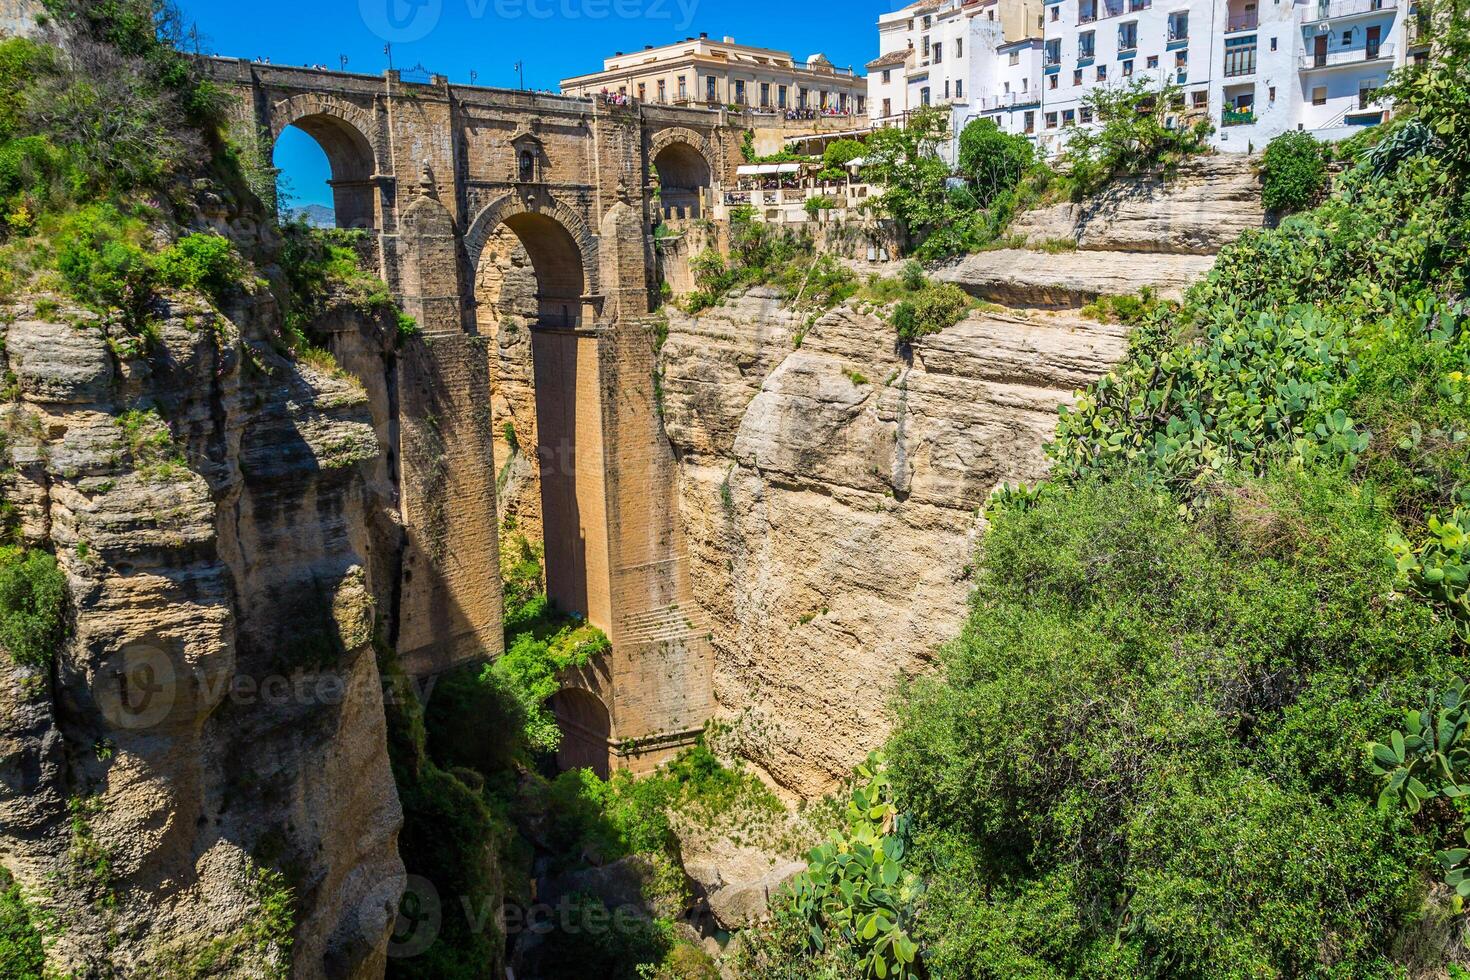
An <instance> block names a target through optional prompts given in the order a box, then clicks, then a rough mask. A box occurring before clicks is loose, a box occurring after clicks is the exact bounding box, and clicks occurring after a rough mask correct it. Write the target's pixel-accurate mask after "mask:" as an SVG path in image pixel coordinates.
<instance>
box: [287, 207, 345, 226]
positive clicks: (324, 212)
mask: <svg viewBox="0 0 1470 980" xmlns="http://www.w3.org/2000/svg"><path fill="white" fill-rule="evenodd" d="M287 216H288V217H289V218H291V219H293V220H294V219H300V220H302V221H305V222H306V223H307V224H309V225H311V226H312V227H313V228H335V227H337V212H335V211H333V210H332V209H331V208H329V207H327V206H326V205H325V204H308V205H307V206H306V207H304V208H292V209H291V210H290V211H289V212H287Z"/></svg>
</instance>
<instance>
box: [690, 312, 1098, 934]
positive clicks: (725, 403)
mask: <svg viewBox="0 0 1470 980" xmlns="http://www.w3.org/2000/svg"><path fill="white" fill-rule="evenodd" d="M800 326H801V324H800V321H795V320H793V318H792V317H791V316H790V315H789V314H787V313H785V312H784V311H781V310H779V309H778V308H777V307H776V304H775V300H774V297H772V296H769V295H767V294H763V293H758V292H754V291H753V292H752V293H751V294H748V295H746V296H744V297H741V298H737V299H734V300H731V301H729V302H727V304H726V305H725V306H724V307H720V308H716V309H713V310H710V311H708V312H707V313H705V314H703V315H701V316H699V317H695V318H689V317H684V316H681V315H678V314H671V315H670V328H669V338H668V341H667V343H666V344H665V345H664V348H663V354H664V356H663V363H662V369H663V385H664V392H665V394H664V412H665V425H666V428H667V431H668V433H669V436H670V438H671V439H673V440H674V442H675V446H676V449H677V450H678V452H679V454H680V457H681V480H682V510H683V518H684V522H685V529H686V534H687V536H688V540H689V545H690V560H691V570H692V576H693V579H694V588H695V592H696V594H697V597H698V599H699V601H700V604H701V606H702V607H703V609H704V611H705V612H706V614H707V616H708V619H709V621H710V622H711V624H712V626H713V633H712V636H713V642H714V645H715V650H716V660H715V678H714V680H715V689H716V695H717V697H718V699H719V702H720V706H721V708H722V710H723V711H724V712H726V714H727V715H728V717H729V718H730V720H731V722H732V724H731V728H730V733H729V735H728V736H727V738H728V745H729V747H730V748H731V749H732V750H733V751H735V752H737V753H738V754H740V755H743V756H744V757H746V758H747V759H749V760H750V761H751V762H752V763H753V764H754V765H755V766H756V768H757V770H758V771H759V772H761V773H763V774H764V775H765V776H767V777H769V779H770V780H771V781H772V782H773V783H774V784H775V785H776V787H777V788H778V789H780V790H781V791H783V792H785V793H787V794H788V795H791V796H803V797H811V796H815V795H819V794H821V793H823V792H826V791H828V790H830V789H831V788H832V787H833V786H834V785H835V782H836V781H837V780H839V779H840V778H842V777H843V776H845V775H846V774H847V773H848V772H850V770H851V768H852V766H853V765H854V764H855V763H856V762H858V761H859V760H861V759H862V757H863V756H864V755H865V754H866V753H867V751H868V750H869V749H871V748H873V747H875V746H876V745H877V744H878V743H879V742H881V741H882V739H883V737H884V735H885V733H886V731H887V729H888V726H889V720H888V718H887V715H886V704H887V699H888V697H889V695H890V693H891V692H892V689H893V686H894V685H895V684H896V683H897V682H898V681H899V680H900V679H901V678H903V677H906V676H911V675H914V674H917V673H919V672H922V671H925V670H927V669H929V667H930V664H931V660H932V655H933V652H934V650H935V649H936V647H938V645H940V644H942V643H944V642H947V641H948V640H950V639H952V638H953V637H954V636H955V635H956V634H957V633H958V631H959V628H960V626H961V624H962V622H963V620H964V615H965V610H966V597H967V595H968V593H969V591H970V588H971V586H970V582H969V579H968V571H967V569H968V567H969V564H970V561H971V556H972V553H973V550H974V547H975V544H976V536H977V534H978V532H979V531H980V529H981V518H980V517H979V515H978V509H979V507H980V506H981V504H983V502H984V500H985V498H986V496H987V495H988V494H989V493H990V491H991V489H992V488H994V487H995V486H996V485H997V484H998V483H1001V482H1004V481H1011V482H1016V481H1021V480H1031V479H1035V478H1037V477H1038V476H1040V475H1041V474H1042V473H1043V472H1044V470H1045V459H1044V456H1043V453H1042V445H1043V443H1044V442H1045V441H1046V439H1047V438H1048V437H1049V436H1050V434H1051V432H1052V430H1053V428H1054V426H1055V423H1056V410H1057V407H1058V406H1059V405H1061V404H1063V403H1066V402H1068V401H1069V400H1070V399H1071V398H1072V393H1073V391H1074V389H1076V388H1077V387H1078V386H1080V385H1083V384H1085V383H1087V382H1088V381H1090V380H1091V379H1093V378H1095V377H1097V376H1098V375H1100V374H1102V373H1103V372H1104V371H1105V370H1107V368H1108V367H1109V366H1110V365H1111V364H1112V363H1114V362H1115V361H1117V360H1118V359H1120V358H1121V357H1122V355H1123V352H1124V349H1125V345H1126V341H1125V331H1124V330H1123V329H1122V328H1120V327H1115V326H1107V325H1102V324H1098V323H1094V322H1091V321H1088V320H1084V319H1082V318H1080V317H1077V316H1076V315H1074V314H1069V313H1047V312H1039V311H1038V312H1033V313H1030V314H1027V315H1020V314H1015V313H976V314H974V315H972V316H971V317H970V318H968V319H966V320H964V321H962V322H961V323H959V324H957V325H956V326H954V327H952V328H950V329H949V330H946V331H944V332H942V333H940V334H937V335H933V336H929V337H926V338H924V339H923V340H922V341H920V342H919V343H917V344H915V345H914V346H913V349H912V352H911V354H910V355H909V356H905V354H904V352H901V351H900V350H899V349H898V347H897V345H896V344H895V341H894V336H893V330H892V327H891V326H889V325H888V324H887V323H885V322H884V321H882V320H881V319H880V318H879V317H878V316H877V315H876V314H875V313H873V312H867V311H864V310H860V309H858V308H855V307H853V306H845V307H841V308H838V309H836V310H834V311H832V312H830V313H827V314H826V315H824V316H823V317H821V318H820V319H818V320H817V321H816V322H815V323H814V324H812V325H811V327H810V328H809V329H807V330H806V331H805V333H804V334H800V332H799V328H800ZM798 335H800V337H801V343H800V346H799V347H796V346H795V338H796V337H797V336H798ZM694 860H695V864H696V865H697V863H698V858H697V856H696V857H695V859H694ZM685 862H686V867H689V866H690V865H689V862H690V855H689V854H687V853H686V855H685ZM769 870H770V866H769V865H768V866H767V867H766V868H765V869H764V870H763V872H762V874H764V873H765V871H769ZM696 877H697V876H696ZM706 877H711V875H706ZM719 877H720V880H721V882H725V881H728V880H729V878H728V876H727V875H725V874H724V872H720V875H719ZM761 880H763V879H762V878H761V877H760V876H756V877H751V876H749V875H745V876H741V889H744V887H745V886H746V885H750V886H751V887H752V888H754V889H755V891H759V890H760V889H761V888H763V887H764V885H761V884H760V881H761ZM722 887H723V886H722ZM755 891H748V890H737V891H733V892H731V893H730V898H731V900H732V903H734V904H732V905H731V906H730V908H728V909H727V914H729V915H730V916H731V917H732V919H738V918H739V917H740V916H741V915H742V914H744V913H743V912H742V911H740V910H741V909H745V908H747V906H746V904H745V898H751V899H753V898H754V897H755ZM737 896H743V897H740V898H739V900H738V901H736V899H737ZM714 902H715V899H714V896H713V895H712V896H711V903H712V904H714Z"/></svg>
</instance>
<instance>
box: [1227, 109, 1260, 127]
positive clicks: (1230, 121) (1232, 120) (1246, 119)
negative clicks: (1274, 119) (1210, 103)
mask: <svg viewBox="0 0 1470 980" xmlns="http://www.w3.org/2000/svg"><path fill="white" fill-rule="evenodd" d="M1255 121H1256V113H1255V110H1254V109H1225V110H1222V111H1221V113H1220V127H1221V128H1222V129H1223V128H1225V127H1227V126H1249V125H1251V124H1252V123H1254V122H1255Z"/></svg>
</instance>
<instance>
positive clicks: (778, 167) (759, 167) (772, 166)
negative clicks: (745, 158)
mask: <svg viewBox="0 0 1470 980" xmlns="http://www.w3.org/2000/svg"><path fill="white" fill-rule="evenodd" d="M796 173H801V164H799V163H745V164H741V165H740V166H738V167H736V168H735V175H736V176H737V177H758V176H762V175H764V174H796Z"/></svg>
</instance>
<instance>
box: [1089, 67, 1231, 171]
mask: <svg viewBox="0 0 1470 980" xmlns="http://www.w3.org/2000/svg"><path fill="white" fill-rule="evenodd" d="M1183 102H1184V95H1183V90H1182V89H1181V88H1179V86H1177V85H1173V84H1169V85H1165V86H1164V87H1163V88H1162V89H1160V88H1157V87H1156V86H1155V84H1154V83H1153V82H1152V81H1149V80H1147V79H1142V78H1140V79H1135V80H1134V81H1132V82H1129V83H1128V84H1126V85H1118V86H1106V85H1104V86H1098V87H1096V88H1093V89H1092V90H1091V91H1089V92H1088V93H1087V95H1086V96H1085V97H1084V99H1083V105H1084V106H1086V107H1087V108H1088V109H1090V110H1091V111H1092V114H1093V118H1094V119H1096V121H1097V122H1098V123H1099V125H1098V126H1095V127H1094V126H1079V127H1077V128H1076V129H1073V130H1072V133H1071V136H1070V137H1069V138H1068V140H1067V147H1066V150H1065V152H1064V153H1063V156H1062V160H1063V164H1064V166H1065V167H1066V168H1067V169H1068V170H1069V171H1070V176H1071V181H1072V187H1073V193H1074V196H1078V197H1080V196H1083V195H1087V194H1093V193H1096V192H1097V191H1098V190H1100V189H1101V188H1102V186H1103V185H1104V184H1106V183H1107V182H1108V181H1109V180H1111V179H1112V178H1113V177H1116V176H1122V175H1127V174H1137V173H1143V172H1145V171H1149V170H1153V169H1156V168H1163V169H1164V170H1166V171H1167V170H1169V169H1172V168H1173V167H1175V166H1177V165H1178V164H1179V163H1180V162H1181V161H1182V160H1184V159H1185V158H1186V157H1188V156H1191V155H1193V154H1197V153H1203V152H1205V151H1206V150H1207V149H1209V142H1208V141H1209V136H1210V134H1211V133H1212V132H1214V127H1213V126H1212V125H1211V124H1210V123H1209V122H1208V121H1207V120H1200V121H1199V122H1196V123H1195V124H1193V125H1191V126H1187V127H1171V126H1169V125H1168V119H1169V116H1170V114H1171V113H1173V112H1177V111H1178V109H1179V108H1180V107H1182V106H1183Z"/></svg>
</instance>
